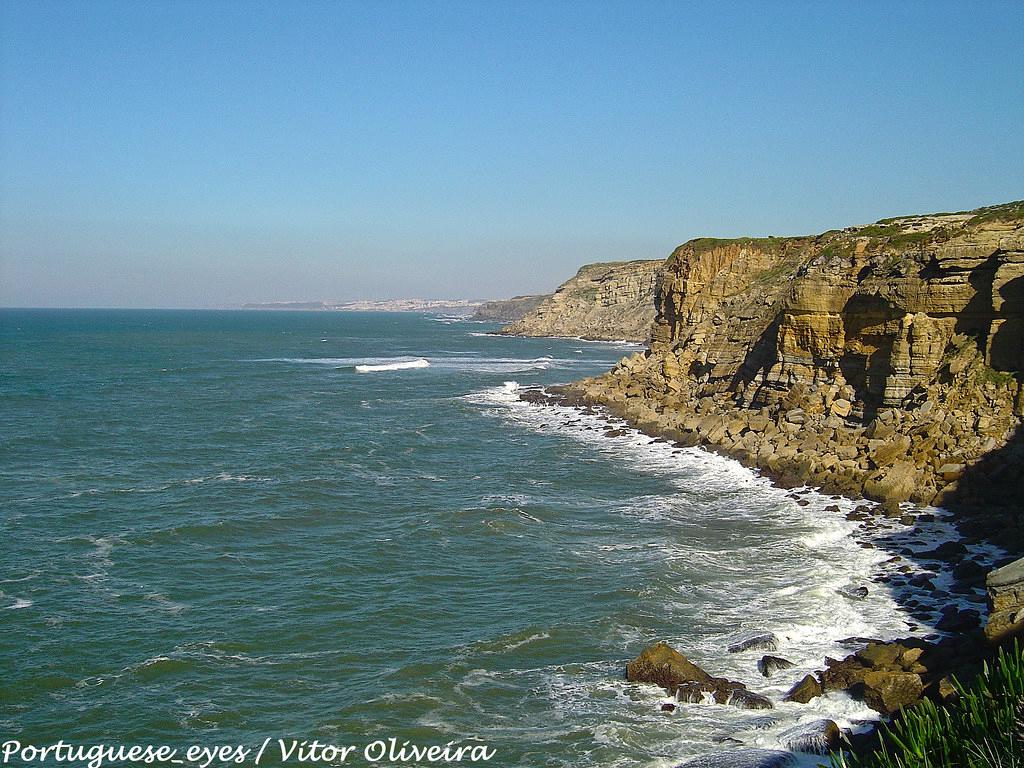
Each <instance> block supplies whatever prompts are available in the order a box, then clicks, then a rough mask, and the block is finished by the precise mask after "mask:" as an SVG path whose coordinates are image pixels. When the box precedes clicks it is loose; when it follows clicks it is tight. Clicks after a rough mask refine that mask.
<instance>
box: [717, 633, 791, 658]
mask: <svg viewBox="0 0 1024 768" xmlns="http://www.w3.org/2000/svg"><path fill="white" fill-rule="evenodd" d="M778 647H779V639H778V638H777V637H775V635H773V634H772V633H771V632H758V633H756V634H750V635H745V636H743V637H741V638H739V639H737V640H734V641H733V642H731V643H730V644H729V649H728V650H729V653H740V652H741V651H751V650H757V651H761V650H764V651H774V650H777V649H778Z"/></svg>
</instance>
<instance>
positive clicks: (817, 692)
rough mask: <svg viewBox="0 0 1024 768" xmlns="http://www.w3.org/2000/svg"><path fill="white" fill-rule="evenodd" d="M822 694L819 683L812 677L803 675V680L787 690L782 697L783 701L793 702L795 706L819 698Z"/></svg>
mask: <svg viewBox="0 0 1024 768" xmlns="http://www.w3.org/2000/svg"><path fill="white" fill-rule="evenodd" d="M822 693H823V691H822V688H821V683H819V682H818V680H817V678H815V677H814V676H813V675H805V676H804V678H803V679H802V680H801V681H800V682H799V683H797V684H796V685H794V686H793V687H792V688H790V689H789V693H787V694H786V695H785V696H784V697H783V699H782V700H783V701H795V702H796V703H797V704H806V703H807V702H809V701H810V700H811V699H815V698H817V697H818V696H821V694H822Z"/></svg>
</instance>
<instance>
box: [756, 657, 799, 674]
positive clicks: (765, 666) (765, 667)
mask: <svg viewBox="0 0 1024 768" xmlns="http://www.w3.org/2000/svg"><path fill="white" fill-rule="evenodd" d="M795 666H796V665H795V664H794V663H793V662H792V661H790V660H789V659H783V658H782V657H780V656H762V657H761V660H760V661H758V662H757V670H758V672H760V673H761V674H762V675H764V676H765V677H771V676H772V674H773V673H775V672H778V671H779V670H780V669H791V668H792V667H795Z"/></svg>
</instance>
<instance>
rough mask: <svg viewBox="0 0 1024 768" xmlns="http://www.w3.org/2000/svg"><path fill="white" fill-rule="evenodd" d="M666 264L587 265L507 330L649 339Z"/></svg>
mask: <svg viewBox="0 0 1024 768" xmlns="http://www.w3.org/2000/svg"><path fill="white" fill-rule="evenodd" d="M663 264H664V262H663V261H660V260H651V261H614V262H607V263H603V264H587V265H585V266H583V267H581V268H580V270H579V272H577V273H576V275H575V276H574V277H572V278H570V279H569V280H566V281H565V282H564V283H562V284H561V285H560V286H559V287H558V289H557V290H556V291H555V292H554V293H553V294H552V295H551V296H548V297H547V298H545V299H544V301H543V302H542V303H541V304H540V305H539V306H538V307H536V308H535V309H533V310H532V311H530V312H528V313H527V314H526V315H524V316H523V317H522V318H521V319H519V320H517V321H515V322H513V323H510V324H509V325H507V326H505V327H504V328H503V329H502V330H501V332H502V333H505V334H509V335H512V336H579V337H580V338H584V339H594V340H606V341H618V340H620V339H621V340H625V341H648V340H649V338H650V332H651V321H652V320H653V319H654V297H655V292H656V290H657V288H658V285H659V283H660V281H661V268H662V266H663Z"/></svg>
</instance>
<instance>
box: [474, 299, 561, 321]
mask: <svg viewBox="0 0 1024 768" xmlns="http://www.w3.org/2000/svg"><path fill="white" fill-rule="evenodd" d="M549 298H551V294H550V293H542V294H540V295H537V296H513V297H512V298H511V299H498V300H496V301H485V302H484V303H483V304H481V305H480V306H479V307H477V308H476V312H474V313H473V316H472V317H471V318H470V320H479V321H483V322H496V323H511V322H513V321H515V320H519V319H520V318H521V317H523V315H525V314H526V313H527V312H532V311H533V310H535V309H536V308H537V307H539V306H540V305H541V304H542V303H543V302H544V301H546V300H547V299H549Z"/></svg>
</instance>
